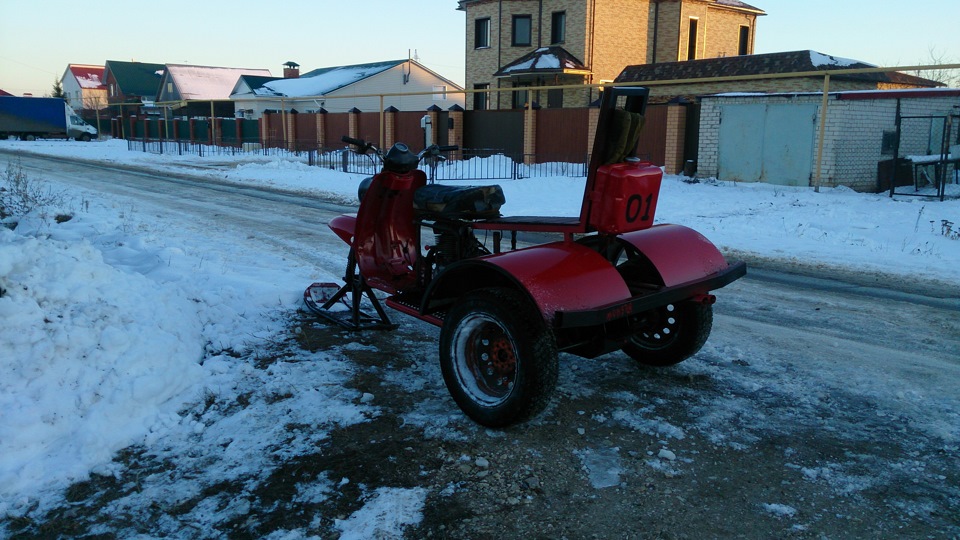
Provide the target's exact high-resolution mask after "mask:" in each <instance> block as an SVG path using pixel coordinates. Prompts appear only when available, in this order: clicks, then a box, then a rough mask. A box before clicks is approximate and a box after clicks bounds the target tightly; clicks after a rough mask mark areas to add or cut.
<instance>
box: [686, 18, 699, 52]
mask: <svg viewBox="0 0 960 540" xmlns="http://www.w3.org/2000/svg"><path fill="white" fill-rule="evenodd" d="M699 22H700V21H699V20H697V19H695V18H693V17H691V18H690V25H689V27H688V31H687V60H696V59H697V26H698V25H699Z"/></svg>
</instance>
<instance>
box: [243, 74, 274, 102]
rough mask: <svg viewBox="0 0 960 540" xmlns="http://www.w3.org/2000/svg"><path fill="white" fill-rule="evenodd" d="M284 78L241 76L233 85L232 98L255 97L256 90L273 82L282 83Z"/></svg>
mask: <svg viewBox="0 0 960 540" xmlns="http://www.w3.org/2000/svg"><path fill="white" fill-rule="evenodd" d="M282 80H283V77H264V76H262V75H241V76H240V78H239V79H237V84H235V85H233V90H231V91H230V97H234V96H250V95H254V90H256V89H257V88H260V87H261V86H263V85H265V84H267V83H268V82H273V81H282Z"/></svg>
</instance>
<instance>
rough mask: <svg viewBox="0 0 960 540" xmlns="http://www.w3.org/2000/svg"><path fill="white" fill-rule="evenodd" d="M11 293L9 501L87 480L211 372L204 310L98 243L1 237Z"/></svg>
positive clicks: (0, 468) (5, 386)
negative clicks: (205, 358)
mask: <svg viewBox="0 0 960 540" xmlns="http://www.w3.org/2000/svg"><path fill="white" fill-rule="evenodd" d="M0 287H2V289H3V290H4V292H3V295H2V296H0V342H2V343H3V344H4V354H3V357H4V359H3V361H2V362H0V455H2V456H3V459H2V460H0V501H4V500H9V499H11V498H13V497H14V496H17V495H24V494H27V493H31V492H33V491H35V490H36V489H37V488H38V487H44V486H46V485H48V484H60V483H63V482H68V481H74V480H78V479H82V478H85V477H86V475H87V473H88V472H89V471H90V470H91V469H92V468H93V467H95V466H96V465H99V464H102V463H106V462H109V461H110V460H111V459H112V456H113V454H114V453H115V452H116V451H118V450H120V449H121V448H123V447H125V446H127V445H128V444H130V442H131V441H133V440H135V439H136V438H137V437H139V436H142V435H143V434H145V433H147V432H148V431H149V430H150V428H151V426H152V425H154V424H155V423H156V422H158V420H159V418H160V417H161V415H164V414H168V413H172V412H175V411H176V409H177V408H178V407H179V406H180V404H181V403H182V402H183V399H184V398H185V395H184V394H185V391H186V390H188V389H189V388H190V387H191V386H192V385H194V384H195V383H196V382H197V380H198V379H199V377H200V375H201V369H200V367H199V365H198V363H197V362H198V361H199V360H200V359H201V357H202V355H203V347H202V342H201V339H200V328H201V325H200V324H199V318H198V315H197V309H196V307H195V304H194V303H193V302H191V301H189V300H188V299H187V298H185V297H184V296H183V294H182V293H181V292H180V291H178V290H177V289H176V288H173V287H170V286H166V285H163V284H158V283H156V282H152V281H151V280H149V279H147V278H146V277H144V276H142V275H139V274H135V273H127V272H123V271H121V270H118V269H116V268H114V267H112V266H110V265H108V264H106V263H105V262H104V261H103V257H102V256H101V254H100V252H99V251H98V250H97V249H95V248H94V247H93V246H92V245H91V244H90V243H88V242H65V241H59V240H51V239H42V238H32V237H24V236H20V235H17V234H15V233H13V232H11V231H9V230H7V229H0ZM3 504H4V503H2V502H0V506H2V505H3ZM2 510H3V509H2V508H0V513H3V512H2Z"/></svg>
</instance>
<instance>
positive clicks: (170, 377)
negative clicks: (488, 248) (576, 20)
mask: <svg viewBox="0 0 960 540" xmlns="http://www.w3.org/2000/svg"><path fill="white" fill-rule="evenodd" d="M0 148H3V149H16V150H18V151H25V152H26V151H29V152H38V153H45V154H51V155H61V156H69V157H74V158H81V159H91V160H98V161H106V162H115V163H122V164H125V165H138V166H144V167H148V168H150V169H155V170H168V171H171V172H187V173H189V174H198V175H207V176H210V177H215V178H217V179H219V180H225V181H229V182H236V183H238V184H263V185H270V186H274V187H280V188H284V189H290V190H294V191H298V192H304V193H309V194H312V195H322V196H328V197H335V198H337V199H339V200H342V201H353V200H355V197H356V186H357V183H358V182H359V180H360V179H361V178H362V175H351V174H345V173H339V172H336V171H331V170H327V169H322V168H319V167H310V166H308V165H306V163H305V162H304V160H297V159H291V158H279V157H270V156H263V155H248V156H242V157H234V156H218V155H213V156H208V157H203V158H198V157H195V156H175V155H163V156H159V155H152V154H147V153H142V152H131V151H128V150H127V147H126V142H125V141H119V140H114V141H105V142H96V143H74V142H69V141H37V142H33V143H22V142H19V141H0ZM491 159H496V158H491ZM444 174H445V172H444V171H441V173H440V175H441V178H442V177H443V176H444ZM36 180H38V181H42V180H43V179H42V178H37V179H36ZM470 183H482V182H475V181H471V182H470ZM497 183H499V184H500V185H501V186H503V188H504V191H505V194H506V198H507V204H506V206H505V207H504V209H503V210H504V213H505V214H507V215H510V214H513V215H575V214H577V213H578V212H579V207H580V197H581V194H582V189H583V179H582V178H567V177H550V178H543V177H532V178H525V179H522V180H514V181H498V182H497ZM51 187H52V188H53V189H56V190H65V192H66V193H68V194H69V195H71V197H73V200H74V201H83V202H82V204H81V205H80V206H81V207H78V208H61V209H47V210H48V214H52V213H53V211H56V210H59V211H62V212H66V213H70V214H72V215H73V219H71V220H70V221H67V222H64V223H56V222H54V221H53V220H52V219H50V215H47V216H44V215H41V214H40V213H37V214H34V215H30V216H27V217H26V218H25V219H23V220H21V222H20V224H19V226H18V227H17V228H16V229H15V230H13V231H10V230H7V229H0V288H2V294H0V343H2V344H3V351H4V352H3V357H2V360H0V516H3V515H7V516H16V515H21V514H23V513H24V512H26V511H27V510H28V509H29V508H31V506H32V505H35V504H37V501H38V500H42V499H43V495H44V494H49V493H56V492H57V490H62V489H63V488H64V487H66V486H67V485H69V484H70V483H71V482H75V481H78V480H82V479H84V478H86V477H87V475H88V474H89V473H90V472H98V473H100V474H109V473H110V472H111V467H115V466H116V465H115V464H113V462H112V461H111V460H112V458H113V456H114V454H115V453H116V452H117V451H119V450H121V449H124V448H127V447H130V446H131V445H138V444H141V445H145V444H149V443H150V442H152V441H157V440H159V439H163V440H165V441H167V444H166V445H165V447H164V448H163V449H161V450H158V453H159V454H160V457H163V455H165V454H164V453H166V454H168V455H170V456H173V455H175V454H177V453H178V452H179V451H181V450H182V449H183V448H187V447H189V446H190V445H191V443H190V442H189V441H190V440H191V438H193V440H195V439H196V438H201V439H202V440H204V441H207V443H206V444H209V445H210V446H211V447H220V448H223V451H222V452H221V453H220V454H218V455H216V456H213V455H200V456H196V457H195V462H196V463H195V466H196V469H197V470H198V471H200V470H201V469H202V470H203V471H206V472H205V474H206V473H209V471H214V472H215V473H216V474H217V475H219V476H220V477H221V478H224V479H227V480H228V479H230V478H238V477H240V476H242V475H243V474H257V473H258V471H260V472H259V474H264V475H266V474H269V467H270V465H269V464H268V463H266V462H265V461H264V454H265V453H266V452H265V446H266V445H268V444H273V442H274V441H276V440H289V442H288V443H287V446H286V450H285V451H287V452H289V453H290V455H296V454H297V453H298V452H300V451H302V450H303V449H304V448H308V447H309V446H310V445H312V444H315V443H316V442H317V441H319V440H322V439H323V438H324V437H325V435H326V433H328V432H329V430H330V429H333V428H334V427H336V426H338V425H347V424H351V423H355V422H362V421H364V420H366V419H367V418H369V417H370V416H372V415H375V414H376V408H375V406H372V405H370V404H368V403H367V400H364V399H362V396H359V395H353V393H352V392H351V391H350V390H348V389H345V388H344V386H343V384H342V383H343V382H344V381H346V380H347V379H348V378H349V377H350V375H351V370H352V367H351V365H350V364H349V363H347V362H345V361H343V359H341V358H338V357H337V355H336V354H330V355H328V357H325V358H320V359H317V358H316V357H315V356H314V358H313V359H314V361H313V362H298V361H297V359H296V358H293V359H289V361H286V362H280V363H277V364H276V365H274V366H272V367H271V368H270V370H269V371H267V372H264V371H263V370H257V369H254V367H253V366H251V365H241V367H239V368H237V367H236V366H234V365H233V364H232V363H231V362H232V360H233V359H234V358H235V357H237V356H241V355H247V353H250V352H251V351H257V350H258V349H259V348H261V347H263V346H264V344H265V343H269V342H270V340H271V338H273V337H275V336H276V335H278V334H279V333H281V332H284V331H285V330H286V327H285V325H286V324H287V321H286V319H285V317H286V316H288V315H289V313H291V312H292V311H294V310H296V309H297V307H298V305H299V301H300V300H299V295H300V292H301V291H302V289H303V286H304V285H305V284H307V283H309V282H310V280H312V279H313V278H315V277H317V276H316V272H317V269H315V268H308V267H304V266H302V265H298V264H297V263H295V262H291V261H289V260H284V259H281V258H280V257H276V256H273V255H271V254H267V253H247V248H246V246H245V245H244V239H245V237H244V235H242V234H241V235H233V234H232V233H230V232H229V231H219V232H218V231H210V232H209V233H208V235H199V234H196V232H195V231H190V230H189V228H188V227H185V228H182V227H176V226H174V225H171V224H170V223H166V222H164V218H162V217H160V216H157V215H153V214H151V213H150V212H148V211H142V212H133V211H131V209H130V208H129V207H128V206H125V204H129V203H125V202H124V201H121V200H113V199H111V198H110V197H107V196H102V197H98V198H97V199H96V200H94V201H91V200H89V199H88V198H83V197H79V196H76V197H74V196H75V195H76V193H75V192H73V191H71V189H72V188H69V187H67V186H61V185H53V186H51ZM949 187H950V194H951V195H952V196H953V198H951V199H950V200H948V201H945V202H939V201H937V200H934V199H929V198H920V197H899V196H898V197H896V198H893V199H891V198H889V197H887V196H886V195H875V194H858V193H855V192H853V191H851V190H849V189H844V188H837V189H822V190H821V192H820V193H816V192H814V191H813V190H812V189H809V188H805V189H800V188H789V187H781V186H774V185H768V184H742V183H741V184H736V183H730V182H721V181H716V180H704V181H701V182H699V183H686V182H684V181H683V179H682V178H681V177H676V176H670V177H666V178H665V180H664V186H663V189H662V191H661V196H660V202H659V206H658V209H657V221H658V222H673V223H681V224H684V225H687V226H690V227H692V228H694V229H696V230H698V231H700V232H701V233H703V234H704V235H705V236H707V238H709V239H710V240H712V241H713V242H714V243H716V244H717V245H719V246H720V247H721V248H724V249H729V250H738V251H742V252H747V253H751V254H754V255H757V256H760V257H769V258H775V259H788V260H797V261H803V262H807V263H822V264H825V265H833V266H840V267H844V268H848V269H851V270H856V271H863V272H874V271H882V272H886V273H891V274H894V275H899V276H902V277H903V278H905V279H906V278H909V277H922V278H929V279H937V280H942V281H945V282H952V283H957V282H960V200H958V199H957V198H956V196H957V195H960V189H958V188H960V186H956V185H951V186H949ZM71 197H68V200H69V199H70V198H71ZM74 204H80V203H76V202H75V203H74ZM67 206H69V204H67ZM330 277H331V278H334V276H330ZM334 279H335V278H334ZM244 392H249V393H250V394H253V395H255V396H267V398H269V396H276V398H277V399H289V400H290V402H291V403H290V406H289V407H287V408H286V413H285V414H286V416H285V417H282V418H278V417H276V416H270V415H268V414H266V413H265V411H264V408H258V407H256V406H251V407H248V408H246V409H244V412H243V413H242V414H237V415H235V416H232V417H231V422H243V423H245V424H247V425H254V426H257V428H256V429H243V430H239V429H234V428H235V426H234V425H231V424H230V423H229V422H226V423H224V422H221V423H213V424H212V425H211V426H208V425H207V424H206V423H205V422H204V418H203V416H200V417H197V415H190V414H182V415H181V413H182V411H183V410H184V406H185V405H186V404H189V403H197V402H201V401H204V400H206V401H207V402H208V403H213V404H217V403H219V401H218V399H219V398H220V396H222V395H224V394H227V393H232V394H241V395H243V394H244ZM267 398H264V399H267ZM298 411H303V412H298ZM624 414H626V412H624ZM634 416H635V417H630V418H620V419H619V421H624V422H650V420H645V419H643V418H642V417H641V415H639V413H635V415H634ZM318 418H320V419H322V420H318ZM301 424H302V425H307V426H311V429H309V430H303V431H298V432H297V433H296V434H295V435H294V436H293V438H292V440H290V435H289V434H287V435H286V436H284V437H281V436H279V435H277V430H279V429H281V428H282V427H283V426H288V425H301ZM651 427H652V429H656V430H657V431H661V432H662V431H663V429H664V426H651ZM666 427H668V428H673V429H672V430H671V431H669V432H668V433H666V437H672V438H676V439H682V438H683V436H684V434H683V431H682V430H680V429H679V428H675V427H673V426H666ZM238 434H239V435H238ZM664 452H669V450H664ZM665 456H666V457H665ZM580 457H581V459H582V460H583V463H584V465H585V467H587V468H588V469H591V470H594V471H595V472H594V473H592V474H591V482H592V483H593V484H594V485H595V486H605V485H612V484H614V483H616V482H617V478H616V475H615V474H611V473H610V471H611V470H615V469H617V467H616V466H615V464H616V462H617V459H618V457H617V450H616V449H606V450H603V451H598V452H595V453H592V454H583V455H581V456H580ZM651 457H652V456H651ZM656 457H657V458H659V460H660V462H669V461H672V460H670V459H669V454H664V453H663V452H662V453H661V455H659V456H656ZM181 459H192V458H183V457H182V456H181ZM665 466H666V465H665ZM198 474H199V473H198ZM810 474H821V473H819V472H816V471H814V472H812V473H810ZM327 480H328V482H326V483H324V482H321V483H320V484H317V485H311V486H303V488H302V490H301V492H302V496H305V497H321V498H322V497H324V496H325V493H326V492H327V491H328V490H329V489H330V488H331V486H332V484H333V482H335V481H336V480H338V479H327ZM187 485H189V483H187ZM193 485H194V489H195V490H197V491H199V490H200V489H201V484H200V483H199V481H198V482H196V483H194V484H193ZM177 497H179V498H181V499H187V498H189V497H190V493H189V489H187V492H185V493H182V494H178V495H177ZM424 498H425V494H424V493H422V492H419V491H417V490H400V489H391V488H389V487H385V488H381V489H379V490H377V491H376V492H374V493H372V494H371V495H370V498H369V500H368V505H367V506H365V507H364V508H363V509H361V510H360V511H358V512H357V513H356V514H355V515H353V516H351V517H349V518H348V519H345V520H343V521H341V522H339V523H338V524H337V526H338V527H339V528H340V529H341V531H342V533H343V537H344V538H347V537H357V538H360V537H370V536H373V535H375V534H381V535H386V536H389V535H391V534H395V533H396V532H397V531H399V530H401V529H402V527H403V526H405V525H407V524H411V523H416V522H417V521H418V520H419V513H420V508H421V507H422V504H423V501H424ZM41 504H42V503H41ZM114 504H115V505H116V506H117V508H116V511H118V512H119V511H123V509H124V506H125V505H135V504H136V501H135V500H132V499H131V500H124V499H121V500H119V501H116V502H115V503H114ZM226 507H228V508H235V507H236V505H226ZM241 509H242V505H241ZM765 510H766V511H767V512H770V513H772V514H775V515H790V513H791V511H792V510H793V509H792V508H790V507H788V506H785V505H782V504H779V503H776V502H771V503H770V504H769V505H765ZM233 511H240V510H236V509H235V510H233ZM228 517H229V516H226V515H221V516H220V517H219V519H227V518H228ZM208 518H209V517H208Z"/></svg>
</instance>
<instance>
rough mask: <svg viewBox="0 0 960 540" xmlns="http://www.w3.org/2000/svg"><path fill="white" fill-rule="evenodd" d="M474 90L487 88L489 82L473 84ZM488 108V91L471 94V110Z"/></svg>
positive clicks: (488, 87)
mask: <svg viewBox="0 0 960 540" xmlns="http://www.w3.org/2000/svg"><path fill="white" fill-rule="evenodd" d="M473 89H474V90H489V89H490V84H489V83H484V84H475V85H473ZM489 108H490V93H489V92H477V93H475V94H473V110H475V111H485V110H487V109H489Z"/></svg>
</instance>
